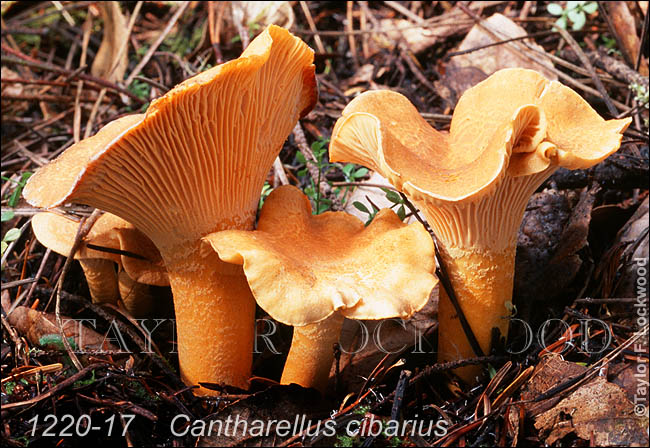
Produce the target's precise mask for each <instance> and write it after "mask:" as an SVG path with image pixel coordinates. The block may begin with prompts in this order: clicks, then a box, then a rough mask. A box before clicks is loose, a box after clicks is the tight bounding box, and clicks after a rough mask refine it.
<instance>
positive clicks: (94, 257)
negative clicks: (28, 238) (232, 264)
mask: <svg viewBox="0 0 650 448" xmlns="http://www.w3.org/2000/svg"><path fill="white" fill-rule="evenodd" d="M78 228H79V223H78V222H77V221H75V220H73V219H70V218H67V217H65V216H62V215H58V214H56V213H51V212H41V213H37V214H36V215H34V218H33V219H32V229H33V230H34V235H35V236H36V239H38V241H39V242H40V243H41V244H42V245H43V246H45V247H48V248H50V249H51V250H53V251H54V252H56V253H58V254H61V255H64V256H66V257H67V256H68V255H70V250H71V249H72V245H73V244H74V240H75V237H76V234H77V230H78ZM124 235H126V236H124ZM89 245H90V246H91V247H96V249H93V248H91V247H89ZM101 249H104V250H101ZM74 258H75V260H78V261H79V264H80V265H81V268H82V270H83V272H84V275H85V276H86V282H87V284H88V290H89V291H90V297H91V299H92V301H93V303H98V304H102V303H110V304H113V305H117V303H118V299H120V298H121V300H122V303H123V304H124V307H125V308H126V310H127V311H128V312H129V313H131V314H132V315H133V316H136V317H139V316H144V315H146V314H148V313H149V312H150V311H151V310H152V309H153V306H154V303H155V297H153V296H152V294H151V291H150V288H149V285H155V286H169V280H168V278H167V273H166V272H165V268H164V266H163V265H162V260H161V258H160V253H159V252H158V250H157V249H156V248H155V246H153V243H152V242H151V241H150V240H149V239H148V238H147V237H146V236H144V235H143V234H142V233H141V232H139V231H138V230H137V229H135V228H134V227H133V226H132V225H131V224H130V223H128V222H127V221H125V220H123V219H122V218H119V217H117V216H115V215H113V214H110V213H104V214H103V215H102V216H100V217H99V219H98V220H97V222H95V224H94V225H93V227H92V228H91V229H90V232H88V235H87V236H86V238H85V239H84V240H83V241H82V243H81V245H80V246H79V249H78V250H77V252H76V253H75V256H74ZM115 264H117V266H118V267H119V268H120V269H119V273H118V272H116V270H115Z"/></svg>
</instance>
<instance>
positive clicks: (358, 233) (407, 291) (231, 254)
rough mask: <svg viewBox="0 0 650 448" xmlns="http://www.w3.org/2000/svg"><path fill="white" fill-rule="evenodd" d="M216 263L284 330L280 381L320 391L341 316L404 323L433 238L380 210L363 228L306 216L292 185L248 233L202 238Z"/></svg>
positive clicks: (339, 217)
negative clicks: (286, 341) (235, 274)
mask: <svg viewBox="0 0 650 448" xmlns="http://www.w3.org/2000/svg"><path fill="white" fill-rule="evenodd" d="M204 239H205V240H207V241H209V242H210V244H212V247H213V248H214V249H215V250H216V251H217V253H218V254H219V257H220V258H221V259H222V260H223V261H225V262H228V263H234V264H238V265H243V267H244V272H245V273H246V278H247V280H248V284H249V285H250V288H251V291H253V295H254V296H255V299H256V300H257V303H258V304H259V305H260V306H261V307H262V308H263V309H264V310H265V311H266V312H267V313H269V315H270V316H271V317H273V318H274V319H276V320H277V321H279V322H282V323H284V324H287V325H292V326H294V330H293V339H292V343H291V349H290V351H289V355H288V357H287V360H286V363H285V366H284V371H283V373H282V379H281V382H282V384H290V383H297V384H300V385H302V386H304V387H314V388H316V389H319V390H320V391H321V392H323V391H324V390H325V387H326V385H327V380H328V376H329V372H330V368H331V366H332V361H333V359H334V350H333V348H334V344H335V343H336V342H337V341H338V339H339V334H340V332H341V326H342V325H343V320H344V318H350V319H371V320H375V319H386V318H393V317H398V318H404V319H406V318H409V317H410V316H411V315H413V313H415V312H416V311H418V310H420V309H421V308H422V307H423V306H424V305H425V304H426V303H427V300H428V299H429V295H430V294H431V291H432V289H433V287H434V286H435V285H436V283H437V279H436V277H435V276H434V274H433V272H434V268H435V262H434V249H433V241H432V240H431V237H430V236H429V234H428V232H427V231H426V230H425V229H424V227H423V226H422V224H420V223H414V224H411V225H406V224H404V223H403V222H402V221H401V220H400V219H399V218H398V217H397V215H396V214H395V213H394V212H393V211H392V210H389V209H384V210H382V211H380V212H379V213H378V214H377V216H376V217H375V218H374V220H373V221H372V223H371V224H370V225H369V226H368V227H364V224H363V222H362V221H361V220H360V219H359V218H357V217H355V216H352V215H350V214H348V213H345V212H327V213H323V214H321V215H316V216H315V215H312V210H311V204H310V202H309V199H308V198H307V197H306V196H305V195H304V194H303V193H302V192H301V191H300V190H299V189H298V188H296V187H293V186H289V185H287V186H282V187H279V188H276V189H275V190H273V192H272V193H271V194H270V195H269V197H268V198H267V199H266V201H265V202H264V206H263V207H262V211H261V213H260V218H259V221H258V226H257V230H255V231H241V230H224V231H221V232H216V233H213V234H210V235H208V236H207V237H205V238H204Z"/></svg>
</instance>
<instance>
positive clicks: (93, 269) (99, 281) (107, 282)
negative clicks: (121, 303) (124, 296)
mask: <svg viewBox="0 0 650 448" xmlns="http://www.w3.org/2000/svg"><path fill="white" fill-rule="evenodd" d="M79 264H80V265H81V269H83V271H84V275H85V276H86V283H88V290H89V291H90V297H91V298H92V300H93V303H113V304H115V303H117V299H118V298H119V297H120V292H119V290H118V287H117V273H116V272H115V263H114V262H113V261H111V260H105V259H101V258H82V259H80V260H79Z"/></svg>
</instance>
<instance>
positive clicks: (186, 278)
mask: <svg viewBox="0 0 650 448" xmlns="http://www.w3.org/2000/svg"><path fill="white" fill-rule="evenodd" d="M166 264H167V270H168V272H169V281H170V284H171V287H172V292H173V294H174V309H175V311H176V332H177V339H178V341H177V343H178V358H179V364H180V374H181V379H182V380H183V382H184V383H185V384H187V385H195V384H198V383H199V382H208V383H216V384H225V385H229V386H235V387H239V388H241V389H247V388H248V386H249V379H250V375H251V365H252V360H253V339H254V335H255V300H254V299H253V295H252V293H251V291H250V289H249V287H248V283H247V282H246V277H245V276H244V271H243V269H242V267H241V266H238V265H232V264H228V263H224V262H222V261H221V260H219V257H218V256H217V254H216V252H214V251H209V252H207V253H205V254H201V255H199V251H198V250H197V251H196V252H195V253H194V254H191V255H189V256H188V257H186V259H183V260H179V261H177V262H176V263H166ZM194 393H196V394H199V395H218V394H219V393H218V392H216V391H211V390H208V389H205V388H199V389H195V390H194Z"/></svg>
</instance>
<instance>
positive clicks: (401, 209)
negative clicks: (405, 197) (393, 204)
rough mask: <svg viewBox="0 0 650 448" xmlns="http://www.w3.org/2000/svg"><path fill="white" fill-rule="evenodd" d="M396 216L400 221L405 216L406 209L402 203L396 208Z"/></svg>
mask: <svg viewBox="0 0 650 448" xmlns="http://www.w3.org/2000/svg"><path fill="white" fill-rule="evenodd" d="M397 217H398V218H399V219H400V220H401V221H404V219H405V218H406V209H405V208H404V205H400V206H399V208H398V209H397Z"/></svg>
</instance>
